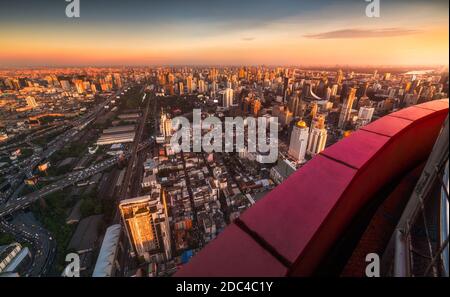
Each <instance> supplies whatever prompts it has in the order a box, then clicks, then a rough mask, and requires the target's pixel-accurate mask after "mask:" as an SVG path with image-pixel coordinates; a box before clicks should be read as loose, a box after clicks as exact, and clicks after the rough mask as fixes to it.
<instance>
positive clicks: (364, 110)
mask: <svg viewBox="0 0 450 297" xmlns="http://www.w3.org/2000/svg"><path fill="white" fill-rule="evenodd" d="M374 111H375V108H373V107H365V106H363V107H361V108H360V109H359V112H358V121H360V122H361V126H365V125H367V124H369V123H370V122H371V121H372V116H373V112H374Z"/></svg>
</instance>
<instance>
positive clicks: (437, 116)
mask: <svg viewBox="0 0 450 297" xmlns="http://www.w3.org/2000/svg"><path fill="white" fill-rule="evenodd" d="M448 108H449V102H448V99H442V100H434V101H430V102H427V103H424V104H420V105H416V106H413V107H409V108H406V109H402V110H400V111H398V112H395V113H392V114H389V115H387V116H385V117H383V118H381V119H379V120H377V121H375V122H373V123H371V124H369V125H367V126H365V127H363V128H361V129H360V130H358V131H356V132H354V133H353V134H352V135H351V136H349V137H347V138H345V139H343V140H341V141H339V142H338V143H336V144H334V145H332V146H330V147H329V148H327V149H326V150H324V151H323V152H322V153H321V154H319V155H317V156H316V157H315V158H313V159H312V160H311V161H309V162H308V163H307V164H306V165H305V166H303V167H302V168H300V169H299V170H297V171H296V172H295V173H294V174H293V175H291V176H290V177H289V178H288V179H287V180H286V181H285V182H284V183H282V184H281V185H279V186H278V187H277V188H276V189H274V190H273V191H272V192H270V193H269V194H268V195H267V196H266V197H265V198H263V199H262V200H261V201H259V202H258V203H256V204H255V205H254V206H253V207H251V208H250V209H248V210H247V211H246V212H245V213H244V214H243V215H242V216H241V217H240V218H239V219H238V220H236V222H235V223H233V224H232V225H230V226H229V227H227V228H226V229H225V231H224V232H223V233H222V234H220V235H219V236H218V237H217V239H215V240H214V241H212V242H211V243H210V244H208V245H207V246H206V247H205V248H204V249H203V250H202V251H201V252H200V253H199V254H198V255H196V256H195V257H193V259H192V260H191V261H190V262H189V263H188V264H186V265H184V266H183V267H182V268H181V269H180V270H179V272H177V273H176V275H175V276H307V275H311V274H313V273H314V271H315V270H316V269H317V267H318V265H319V264H320V262H321V260H322V259H323V258H324V257H325V256H326V255H327V253H328V252H329V250H330V249H331V248H332V246H333V244H334V243H335V242H336V241H337V240H338V239H339V238H340V236H341V235H342V234H343V233H344V231H345V230H346V229H347V228H349V227H350V226H349V225H350V224H351V222H352V219H353V218H354V217H355V216H356V215H357V214H358V212H359V211H360V210H361V209H362V208H363V207H364V206H365V205H366V204H367V203H368V202H370V200H371V199H372V198H373V197H374V196H375V195H376V194H377V192H378V191H379V190H380V189H382V188H383V187H384V186H385V185H386V184H388V183H389V182H392V181H394V180H398V179H401V178H402V177H404V176H405V175H406V174H408V172H410V171H411V170H413V169H414V168H416V167H417V166H418V165H420V164H421V163H422V162H424V161H425V160H426V159H427V157H428V155H429V154H430V152H431V149H432V147H433V144H434V142H435V140H436V138H437V135H438V133H439V131H440V129H441V126H442V123H443V122H444V120H445V118H446V116H447V114H448Z"/></svg>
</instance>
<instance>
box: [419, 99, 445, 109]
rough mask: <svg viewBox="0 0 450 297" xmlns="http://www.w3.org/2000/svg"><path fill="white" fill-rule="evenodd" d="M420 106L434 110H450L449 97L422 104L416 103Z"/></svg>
mask: <svg viewBox="0 0 450 297" xmlns="http://www.w3.org/2000/svg"><path fill="white" fill-rule="evenodd" d="M415 107H419V108H427V109H431V110H434V111H440V110H447V111H448V99H440V100H432V101H428V102H425V103H422V104H418V105H415Z"/></svg>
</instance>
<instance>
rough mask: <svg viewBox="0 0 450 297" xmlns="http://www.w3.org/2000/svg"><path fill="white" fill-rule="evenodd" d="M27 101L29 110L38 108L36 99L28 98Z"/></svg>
mask: <svg viewBox="0 0 450 297" xmlns="http://www.w3.org/2000/svg"><path fill="white" fill-rule="evenodd" d="M26 101H27V105H28V107H29V108H35V107H37V106H38V104H37V103H36V100H35V99H34V97H31V96H28V97H27V98H26Z"/></svg>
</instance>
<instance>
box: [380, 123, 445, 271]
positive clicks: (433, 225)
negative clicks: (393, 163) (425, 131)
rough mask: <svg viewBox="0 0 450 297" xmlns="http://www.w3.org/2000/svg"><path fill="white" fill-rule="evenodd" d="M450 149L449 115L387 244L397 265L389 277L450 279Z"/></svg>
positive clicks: (394, 265) (392, 268)
mask: <svg viewBox="0 0 450 297" xmlns="http://www.w3.org/2000/svg"><path fill="white" fill-rule="evenodd" d="M448 150H449V119H448V116H447V119H446V120H445V123H444V125H443V128H442V130H441V133H440V135H439V137H438V139H437V140H436V143H435V145H434V147H433V150H432V152H431V154H430V157H429V159H428V161H427V163H426V165H425V168H424V170H423V172H422V175H421V177H420V179H419V181H418V183H417V185H416V187H415V189H414V191H413V193H412V195H411V198H410V199H409V201H408V204H407V205H406V207H405V209H404V212H403V214H402V216H401V218H400V220H399V222H398V224H397V227H396V229H395V231H394V234H393V236H392V238H391V242H390V244H389V245H388V248H389V246H390V247H391V248H393V249H394V251H393V255H394V263H393V267H391V269H390V272H387V275H393V276H399V277H406V276H434V277H439V276H447V277H448V276H449V247H448V240H449V239H448V229H449V228H448V224H449V223H448V219H449V216H448V211H449V201H448V194H449V161H448V159H449V153H448ZM391 254H392V252H391ZM386 255H387V253H385V256H386Z"/></svg>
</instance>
